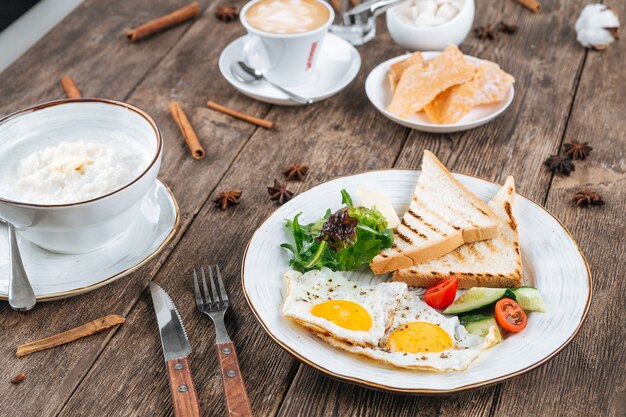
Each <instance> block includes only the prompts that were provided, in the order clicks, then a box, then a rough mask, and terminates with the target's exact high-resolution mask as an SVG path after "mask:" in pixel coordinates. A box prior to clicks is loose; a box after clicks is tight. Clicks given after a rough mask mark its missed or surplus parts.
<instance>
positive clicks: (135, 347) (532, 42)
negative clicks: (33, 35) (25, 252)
mask: <svg viewBox="0 0 626 417" xmlns="http://www.w3.org/2000/svg"><path fill="white" fill-rule="evenodd" d="M183 3H184V0H158V1H155V0H134V1H128V0H109V1H106V2H104V1H98V0H86V1H85V2H84V4H83V5H81V6H80V7H78V8H77V9H76V10H75V11H74V12H73V13H72V14H71V15H70V16H68V17H67V18H66V19H65V20H64V21H63V22H62V23H61V24H59V25H58V26H57V27H55V28H54V29H53V30H52V31H51V32H50V33H49V34H48V35H47V36H46V37H45V38H44V39H42V40H41V41H40V42H39V43H38V44H36V45H35V46H34V47H33V48H32V49H31V50H29V51H28V52H27V53H26V54H25V55H24V56H22V57H21V58H20V59H19V60H18V61H17V62H16V63H15V64H13V65H12V66H11V67H9V68H8V69H7V70H6V71H4V72H3V73H2V74H0V115H3V114H8V113H10V112H13V111H15V110H18V109H20V108H23V107H26V106H30V105H33V104H36V103H39V102H43V101H48V100H53V99H58V98H62V97H63V91H62V89H61V87H60V85H59V79H60V78H61V77H62V76H64V75H71V76H72V77H74V79H75V80H76V83H77V84H78V86H79V88H80V89H81V91H82V93H83V95H84V96H97V97H107V98H112V99H117V100H123V101H127V102H129V103H131V104H134V105H137V106H139V107H140V108H143V109H144V110H146V111H147V112H148V113H150V114H151V115H152V116H153V117H154V118H155V119H156V121H157V123H158V125H159V127H160V128H161V130H162V132H163V136H164V138H165V142H166V147H165V153H164V158H163V167H162V169H161V173H160V178H161V179H162V180H164V181H165V182H166V183H167V184H169V186H170V187H171V188H172V189H173V191H174V193H175V194H176V196H177V198H178V202H179V204H180V208H181V224H180V228H179V230H178V232H177V234H176V237H175V238H174V239H173V241H172V242H171V243H170V244H169V246H168V247H167V249H166V250H165V251H163V252H162V253H161V254H160V255H159V256H158V257H157V258H156V259H154V260H153V261H152V262H151V263H150V264H149V265H148V266H145V267H144V268H142V269H141V270H140V271H138V272H135V273H133V274H132V275H130V276H127V277H125V278H123V279H120V280H119V281H117V282H115V283H113V284H111V285H108V286H106V287H104V288H102V289H99V290H97V291H94V292H92V293H89V294H86V295H82V296H78V297H74V298H71V299H67V300H62V301H55V302H50V303H42V304H40V305H38V306H37V308H36V309H35V310H34V311H32V312H29V313H16V312H13V311H12V310H11V309H10V308H9V306H8V304H7V303H6V302H1V303H0V415H2V416H56V415H59V416H69V415H72V416H105V415H106V416H109V415H111V416H127V415H128V416H130V415H133V416H134V415H139V416H161V415H171V399H170V394H169V388H168V385H167V380H166V373H165V367H164V363H163V356H162V353H161V345H160V342H159V338H158V334H157V327H156V322H155V316H154V312H153V310H152V303H151V300H150V296H149V292H148V291H147V285H148V281H149V280H150V279H153V280H155V281H156V282H157V283H159V284H160V285H161V286H163V287H164V288H165V289H166V290H167V291H169V293H170V294H171V296H172V297H173V299H174V300H175V301H176V302H177V304H178V307H179V309H180V313H181V315H182V318H183V320H184V322H185V325H186V327H187V330H188V333H189V335H190V338H191V343H192V345H193V348H194V353H193V354H192V356H191V358H190V360H191V366H192V368H193V369H194V370H195V377H196V382H197V385H198V389H199V396H200V400H201V407H202V409H203V410H204V415H207V416H209V415H210V416H213V415H215V416H220V415H225V406H224V396H223V392H222V385H221V380H220V376H219V373H218V369H217V364H216V358H215V354H214V350H213V341H214V331H213V328H212V326H211V325H209V322H208V321H207V319H206V317H203V316H202V315H201V314H199V313H198V312H197V311H196V308H195V305H194V298H193V287H192V282H191V280H190V271H191V270H192V268H193V267H195V266H197V265H199V264H201V263H208V262H211V263H215V262H219V263H220V264H221V265H222V267H223V268H222V270H223V271H224V272H225V275H226V278H227V287H228V290H229V292H230V294H231V295H232V301H233V302H232V311H231V314H230V318H229V320H228V327H229V331H230V333H231V335H232V336H234V340H235V343H236V344H237V346H238V348H239V352H240V360H241V366H242V372H243V374H244V376H245V378H246V381H247V387H248V393H249V395H250V399H251V401H252V407H253V409H254V412H255V414H256V415H259V416H270V415H271V416H273V415H279V416H296V415H301V416H316V415H332V416H348V415H359V416H416V415H424V416H430V415H442V416H443V415H463V416H468V415H474V416H494V415H496V416H500V415H511V416H545V415H554V416H563V415H571V416H607V415H624V413H625V412H626V398H625V397H626V386H625V385H624V383H625V379H624V375H625V374H626V358H625V355H624V340H623V337H624V334H625V333H624V330H625V329H626V327H625V326H624V296H625V295H626V291H625V289H626V285H625V283H626V280H625V279H624V278H625V277H624V271H625V270H626V262H625V261H624V255H625V254H626V244H625V240H624V232H625V231H626V230H625V217H624V212H625V208H626V175H625V174H624V172H625V170H626V162H625V156H624V152H625V151H626V137H625V136H626V117H625V116H624V113H625V110H626V106H625V105H624V97H625V96H626V83H625V82H624V75H625V74H624V64H625V63H626V45H625V44H624V40H622V41H620V42H617V43H616V44H615V45H612V46H611V47H609V48H608V50H606V51H604V52H594V51H586V50H585V49H583V48H582V47H581V46H580V45H579V44H578V43H577V42H576V39H575V38H576V34H575V32H574V22H575V20H576V17H577V15H578V13H579V11H580V9H581V8H582V6H583V5H584V4H586V3H588V1H587V0H553V1H547V0H546V1H544V2H543V3H544V8H543V10H542V11H541V13H539V14H532V13H530V12H529V11H527V10H526V9H524V8H522V7H521V6H519V5H517V4H516V3H514V2H513V1H510V0H490V1H479V2H478V8H477V13H476V16H477V17H476V21H475V25H476V26H478V25H484V24H488V23H492V24H495V23H497V22H499V21H500V20H505V21H507V22H509V23H514V24H517V25H519V30H518V32H517V33H516V34H514V35H502V36H501V37H500V38H499V39H497V40H495V41H488V40H478V39H476V38H474V37H473V36H470V37H469V38H468V39H467V40H466V42H465V43H464V44H463V46H462V48H461V49H462V50H463V51H464V52H465V53H468V54H471V55H474V56H478V57H481V58H486V59H490V60H493V61H496V62H498V63H499V64H500V65H501V66H502V67H503V68H504V69H506V70H507V71H508V72H510V73H512V74H513V75H514V76H515V78H516V93H517V95H516V97H515V100H514V101H513V104H512V105H511V107H510V108H509V109H508V110H507V111H506V112H505V113H504V114H503V115H502V116H500V117H499V118H498V119H496V120H495V121H493V122H491V123H489V124H488V125H486V126H483V127H481V128H477V129H474V130H471V131H468V132H464V133H459V134H451V135H431V134H425V133H420V132H416V131H411V130H407V129H405V128H403V127H401V126H399V125H396V124H394V123H392V122H390V121H389V120H387V119H385V118H384V117H383V116H382V115H380V114H379V113H378V112H377V111H376V110H375V109H374V108H373V106H372V105H370V103H369V102H368V100H367V98H366V96H365V91H364V88H363V85H364V81H365V77H366V76H367V74H368V72H369V71H370V70H371V69H372V68H373V67H374V66H375V65H377V64H378V63H379V62H381V61H383V60H385V59H388V58H391V57H394V56H396V55H399V54H400V53H402V50H401V49H400V48H399V47H397V46H396V45H395V44H394V43H393V42H392V41H391V39H390V37H389V35H388V34H387V33H386V30H385V29H384V27H381V28H380V33H379V35H378V37H377V38H376V40H374V41H373V42H370V43H368V44H366V45H364V46H362V47H360V48H359V51H360V53H361V55H362V58H363V65H362V68H361V71H360V74H359V76H358V78H357V79H356V80H355V81H354V82H353V83H352V84H351V85H350V86H349V87H348V88H347V89H346V90H345V91H343V92H342V93H340V94H338V95H337V96H335V97H333V98H331V99H329V100H327V101H324V102H322V103H317V104H314V105H312V106H309V107H299V108H287V107H277V106H270V105H267V104H264V103H261V102H257V101H254V100H251V99H249V98H247V97H245V96H243V95H241V94H239V93H238V92H236V91H235V90H234V89H233V88H232V87H231V86H230V85H228V84H227V83H226V81H225V80H224V79H222V77H221V76H220V74H219V71H218V68H217V59H218V57H219V54H220V52H221V51H222V49H223V48H224V47H225V46H226V45H227V44H228V43H229V42H231V41H233V40H234V39H236V38H237V37H239V36H241V35H242V34H243V33H244V31H243V28H242V27H241V26H240V25H239V24H238V23H229V24H227V23H222V22H219V21H217V20H216V19H215V18H214V16H213V11H214V9H215V8H216V7H217V6H218V5H219V4H220V2H213V3H211V4H208V5H205V6H207V7H208V9H207V10H206V11H205V12H204V14H203V15H202V16H201V17H200V18H199V19H197V20H196V21H194V22H191V23H187V24H184V25H182V26H179V27H177V28H175V29H173V30H170V31H168V32H164V33H162V34H160V35H157V36H155V37H153V38H150V39H148V40H146V41H144V42H140V43H137V44H130V43H128V42H127V41H126V39H125V37H124V30H125V29H127V28H129V27H132V26H134V25H136V24H138V23H141V22H143V21H146V20H148V19H151V18H153V17H155V16H159V15H161V14H164V13H166V12H169V11H171V10H173V9H176V8H177V7H180V6H181V5H182V4H183ZM612 6H613V7H614V8H616V9H617V12H618V13H619V14H620V15H621V16H622V19H626V2H620V1H613V2H612ZM379 23H380V25H381V26H383V25H384V23H383V20H380V22H379ZM170 99H177V100H179V101H181V102H182V103H183V105H184V106H185V108H186V109H187V112H188V114H189V116H190V118H191V120H192V123H193V125H194V126H195V127H196V128H197V131H198V134H199V136H200V138H201V140H202V142H203V143H204V144H205V146H206V149H207V154H208V155H207V157H206V158H205V159H204V160H201V161H196V160H194V159H193V158H191V156H190V154H189V151H188V150H187V148H186V147H185V145H184V143H183V140H182V138H181V135H180V133H179V131H178V128H177V127H176V125H175V124H174V122H173V121H172V119H171V117H170V116H169V114H168V112H167V102H168V100H170ZM208 99H211V100H214V101H217V102H219V103H221V104H224V105H227V106H230V107H233V108H236V109H239V110H241V111H245V112H247V113H250V114H254V115H257V116H262V117H267V118H269V119H272V120H274V121H275V122H276V128H275V129H274V130H271V131H268V130H264V129H259V128H255V127H254V126H252V125H250V124H247V123H245V122H241V121H238V120H234V119H232V118H230V117H228V116H225V115H222V114H220V113H217V112H215V111H212V110H209V109H208V108H207V107H206V101H207V100H208ZM571 140H578V141H585V142H586V141H589V142H590V144H591V145H592V146H593V148H594V150H593V153H592V154H591V156H590V157H589V158H588V159H587V160H586V161H583V162H578V163H577V164H576V171H575V172H573V173H572V175H571V176H570V177H560V176H553V175H551V174H550V173H549V172H548V171H547V170H546V169H544V167H543V166H542V163H543V161H544V160H545V159H546V158H547V157H548V156H549V155H551V154H555V153H557V152H558V151H559V150H560V149H561V148H562V144H563V142H567V141H571ZM424 149H430V150H432V151H433V152H435V153H436V154H437V155H438V157H439V158H441V160H442V161H443V162H444V163H445V164H446V165H447V166H448V167H449V168H450V169H452V170H454V171H459V172H466V173H471V174H476V175H480V176H482V177H486V178H488V179H491V180H495V181H499V182H502V181H503V180H504V178H505V177H506V176H507V175H514V176H515V178H516V182H517V186H518V191H519V192H520V193H521V194H523V195H525V196H527V197H529V198H531V199H533V200H535V201H537V202H539V203H541V204H543V205H545V206H546V207H547V209H548V210H550V211H551V212H552V213H554V214H555V215H556V216H557V217H558V218H560V219H561V220H562V221H563V222H564V223H565V225H566V226H567V227H568V228H569V229H570V230H571V231H572V233H573V235H574V236H575V237H576V238H577V240H578V242H579V244H580V246H581V248H582V250H583V252H584V253H585V255H586V256H587V259H588V261H589V263H590V266H591V270H592V273H593V276H594V287H593V302H592V305H591V309H590V311H589V315H588V317H587V320H586V322H585V324H584V326H583V327H582V330H581V331H580V332H579V334H578V336H577V337H576V338H575V339H574V341H573V342H572V343H571V345H570V346H568V347H567V348H566V349H565V350H564V351H563V352H562V353H561V354H559V355H558V356H557V357H556V358H555V359H554V360H552V361H551V362H549V363H548V364H546V365H544V366H542V367H540V368H539V369H536V370H534V371H532V372H530V373H528V374H526V375H524V376H521V377H519V378H516V379H514V380H511V381H508V382H505V383H502V384H499V385H496V386H492V387H488V388H485V389H481V390H476V391H471V392H467V393H463V394H459V395H451V396H443V397H417V396H406V395H396V394H390V393H383V392H377V391H372V390H369V389H365V388H361V387H357V386H354V385H350V384H346V383H341V382H337V381H335V380H332V379H330V378H328V377H326V376H324V375H322V374H320V373H318V372H317V371H315V370H313V369H311V368H309V367H308V366H306V365H302V364H300V363H299V362H298V361H296V360H294V359H293V358H292V357H291V356H290V355H288V354H287V353H286V352H284V351H283V350H282V349H281V348H279V347H278V346H277V345H276V344H274V343H273V342H272V341H271V339H270V338H269V337H268V336H267V335H266V334H265V333H264V332H263V331H262V330H261V327H260V326H259V325H258V324H257V322H256V321H255V319H254V317H253V316H252V314H251V312H250V310H249V308H248V306H247V304H246V302H245V300H244V297H243V294H242V292H241V288H240V277H239V273H240V264H241V257H242V254H243V250H244V248H245V245H246V243H247V241H248V239H249V238H250V236H251V235H252V233H253V232H254V230H255V229H256V228H257V227H258V226H259V225H260V224H261V222H262V221H263V219H265V218H266V217H267V216H268V215H269V214H270V213H271V212H272V211H274V210H275V209H276V205H275V204H274V203H273V202H270V201H269V198H268V194H267V190H266V186H268V185H270V184H271V183H272V181H273V179H274V178H280V177H281V171H282V170H283V169H284V167H285V166H287V165H289V164H291V163H292V162H295V161H299V162H301V163H305V164H307V165H309V166H310V167H311V170H310V174H309V175H308V177H307V178H306V181H304V182H302V183H290V186H291V187H292V188H293V190H294V191H297V192H301V191H304V190H306V189H308V188H310V187H312V186H313V185H315V184H318V183H320V182H322V181H326V180H328V179H330V178H334V177H337V176H341V175H347V174H353V173H358V172H363V171H366V170H371V169H378V168H388V167H411V168H415V167H418V166H419V162H420V159H421V155H422V151H423V150H424ZM586 187H590V188H593V189H595V190H597V191H598V192H600V193H601V194H602V195H603V196H604V197H605V200H606V201H607V204H606V206H604V207H600V208H593V209H580V208H576V207H573V206H572V204H571V198H572V196H573V194H574V192H575V191H577V190H579V189H581V188H586ZM230 188H240V189H241V190H243V198H242V200H241V205H239V206H238V207H236V208H234V209H231V210H227V211H220V210H218V209H216V208H215V207H214V204H213V202H212V200H213V199H214V198H215V197H216V194H217V193H218V192H219V191H222V190H228V189H230ZM109 313H117V314H121V315H124V316H126V318H127V321H126V323H125V324H123V325H122V326H120V327H119V328H118V329H115V330H111V331H107V332H103V333H101V334H98V335H96V336H91V337H89V338H85V339H82V340H80V341H77V342H75V343H71V344H68V345H65V346H62V347H58V348H54V349H50V350H47V351H43V352H39V353H36V354H32V355H30V356H27V357H25V358H21V359H18V358H16V357H15V348H16V346H17V345H18V344H20V343H23V342H26V341H30V340H33V339H37V338H41V337H45V336H47V335H50V334H52V333H56V332H59V331H62V330H65V329H67V328H69V327H73V326H75V325H78V324H81V323H83V322H86V321H89V320H92V319H95V318H97V317H100V316H104V315H106V314H109ZM511 360H515V358H511ZM19 372H24V373H25V374H26V381H25V382H23V383H22V384H20V385H13V384H11V383H9V379H11V378H12V377H13V376H14V375H15V374H17V373H19Z"/></svg>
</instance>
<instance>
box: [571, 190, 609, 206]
mask: <svg viewBox="0 0 626 417" xmlns="http://www.w3.org/2000/svg"><path fill="white" fill-rule="evenodd" d="M572 202H573V203H574V204H576V205H577V206H578V207H587V206H603V205H604V200H603V199H602V196H600V194H598V193H596V192H595V191H591V190H590V189H586V190H580V191H578V192H577V193H576V194H574V198H572Z"/></svg>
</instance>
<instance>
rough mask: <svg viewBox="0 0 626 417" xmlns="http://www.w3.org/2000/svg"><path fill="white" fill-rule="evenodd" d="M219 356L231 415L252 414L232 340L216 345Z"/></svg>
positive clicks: (244, 416) (243, 415) (243, 416)
mask: <svg viewBox="0 0 626 417" xmlns="http://www.w3.org/2000/svg"><path fill="white" fill-rule="evenodd" d="M215 347H216V349H217V357H218V359H219V362H220V370H221V372H222V382H223V383H224V393H225V394H226V406H227V407H228V415H229V416H230V417H249V416H252V409H251V408H250V400H249V399H248V394H246V386H245V385H244V383H243V377H242V376H241V371H240V370H239V360H238V359H237V351H236V350H235V345H233V343H232V342H228V343H220V344H218V345H215Z"/></svg>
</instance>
